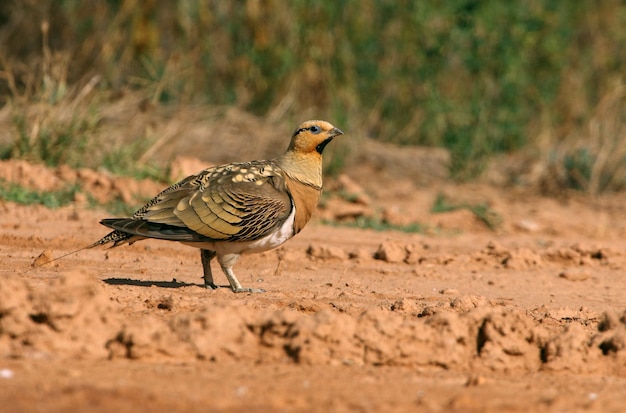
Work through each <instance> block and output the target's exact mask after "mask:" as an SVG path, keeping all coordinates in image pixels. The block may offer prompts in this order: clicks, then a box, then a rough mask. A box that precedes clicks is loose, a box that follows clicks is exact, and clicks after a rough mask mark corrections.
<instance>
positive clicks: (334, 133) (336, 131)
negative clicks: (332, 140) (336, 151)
mask: <svg viewBox="0 0 626 413" xmlns="http://www.w3.org/2000/svg"><path fill="white" fill-rule="evenodd" d="M339 135H343V131H342V130H341V129H339V128H332V129H331V130H330V136H332V137H335V136H339Z"/></svg>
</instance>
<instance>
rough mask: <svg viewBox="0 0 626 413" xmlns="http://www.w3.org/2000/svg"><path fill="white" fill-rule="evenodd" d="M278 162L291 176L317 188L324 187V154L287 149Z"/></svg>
mask: <svg viewBox="0 0 626 413" xmlns="http://www.w3.org/2000/svg"><path fill="white" fill-rule="evenodd" d="M276 162H277V163H278V165H279V166H280V167H281V168H282V170H283V171H285V173H286V174H287V175H289V177H290V178H292V179H295V180H296V181H299V182H301V183H302V184H304V185H308V186H311V187H313V188H315V189H317V190H321V189H322V155H320V154H317V153H307V154H303V153H299V152H296V151H287V152H286V153H285V154H284V155H283V156H281V157H280V158H278V159H277V160H276Z"/></svg>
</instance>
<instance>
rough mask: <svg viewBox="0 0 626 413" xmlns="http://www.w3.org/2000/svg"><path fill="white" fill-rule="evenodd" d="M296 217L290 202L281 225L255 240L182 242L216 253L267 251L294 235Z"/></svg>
mask: <svg viewBox="0 0 626 413" xmlns="http://www.w3.org/2000/svg"><path fill="white" fill-rule="evenodd" d="M295 217H296V208H295V206H293V204H292V208H291V214H289V216H288V217H287V219H286V220H285V222H284V223H283V225H282V226H281V227H280V228H279V229H278V230H277V231H275V232H273V233H271V234H269V235H266V236H265V237H263V238H260V239H257V240H255V241H241V242H219V241H218V242H183V243H182V244H185V245H189V246H190V247H195V248H202V249H207V250H211V251H215V252H217V254H218V255H226V254H249V253H256V252H263V251H268V250H271V249H274V248H277V247H280V246H281V245H283V244H284V243H285V242H286V241H287V240H288V239H289V238H291V237H293V236H294V233H293V222H294V220H295Z"/></svg>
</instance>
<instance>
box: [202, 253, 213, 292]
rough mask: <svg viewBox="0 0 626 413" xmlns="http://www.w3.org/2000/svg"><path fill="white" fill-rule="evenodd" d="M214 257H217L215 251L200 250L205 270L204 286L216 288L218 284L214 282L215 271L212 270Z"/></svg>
mask: <svg viewBox="0 0 626 413" xmlns="http://www.w3.org/2000/svg"><path fill="white" fill-rule="evenodd" d="M213 257H215V251H211V250H200V258H201V260H202V270H203V271H204V277H203V278H204V286H205V287H207V288H212V289H214V290H215V289H216V288H217V285H215V283H214V282H213V273H212V272H211V260H212V259H213Z"/></svg>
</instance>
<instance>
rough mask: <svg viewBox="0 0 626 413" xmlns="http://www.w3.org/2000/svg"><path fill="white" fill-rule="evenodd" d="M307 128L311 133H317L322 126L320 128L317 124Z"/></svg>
mask: <svg viewBox="0 0 626 413" xmlns="http://www.w3.org/2000/svg"><path fill="white" fill-rule="evenodd" d="M309 130H310V131H311V133H313V134H315V135H317V134H318V133H320V132H321V131H322V128H320V127H319V126H311V127H310V128H309Z"/></svg>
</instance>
